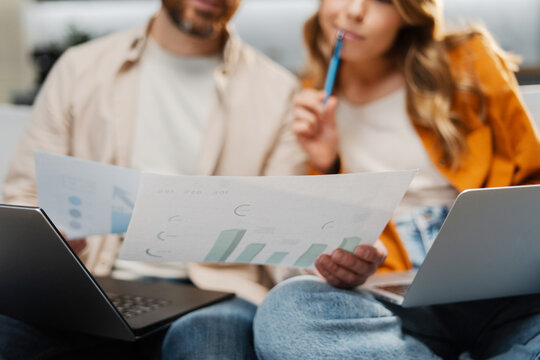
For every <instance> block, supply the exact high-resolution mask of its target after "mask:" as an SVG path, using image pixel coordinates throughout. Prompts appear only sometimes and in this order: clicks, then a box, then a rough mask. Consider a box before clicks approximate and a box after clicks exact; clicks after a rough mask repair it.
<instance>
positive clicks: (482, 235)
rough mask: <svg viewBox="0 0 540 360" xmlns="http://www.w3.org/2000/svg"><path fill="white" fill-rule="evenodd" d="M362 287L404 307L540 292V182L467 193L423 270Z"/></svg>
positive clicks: (383, 276) (386, 277)
mask: <svg viewBox="0 0 540 360" xmlns="http://www.w3.org/2000/svg"><path fill="white" fill-rule="evenodd" d="M361 288H364V289H368V290H369V291H371V292H373V293H374V294H375V295H376V296H378V297H382V298H383V299H385V300H387V301H391V302H393V303H396V304H400V305H402V306H404V307H413V306H423V305H434V304H443V303H452V302H461V301H472V300H480V299H490V298H497V297H507V296H515V295H526V294H535V293H540V185H528V186H512V187H500V188H486V189H473V190H466V191H464V192H462V193H461V194H459V196H458V197H457V199H456V201H455V202H454V204H453V206H452V208H451V209H450V213H449V214H448V217H447V218H446V221H445V222H444V224H443V226H442V228H441V230H440V232H439V234H438V235H437V237H436V239H435V241H434V243H433V246H432V247H431V249H430V250H429V252H428V254H427V256H426V259H425V261H424V263H423V264H422V266H421V267H420V269H419V270H418V271H417V272H414V271H410V272H404V273H392V274H381V275H376V276H373V277H372V278H370V279H369V281H368V282H366V284H364V285H363V286H362V287H361Z"/></svg>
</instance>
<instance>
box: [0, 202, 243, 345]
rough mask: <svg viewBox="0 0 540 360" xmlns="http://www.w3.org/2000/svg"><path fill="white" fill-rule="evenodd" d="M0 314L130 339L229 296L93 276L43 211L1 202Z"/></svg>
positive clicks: (28, 321) (189, 287) (39, 324)
mask: <svg viewBox="0 0 540 360" xmlns="http://www.w3.org/2000/svg"><path fill="white" fill-rule="evenodd" d="M0 294H1V295H0V314H3V315H7V316H9V317H12V318H15V319H19V320H22V321H24V322H27V323H29V324H33V325H37V326H47V327H56V328H59V329H66V330H70V331H74V332H81V333H86V334H91V335H96V336H101V337H106V338H113V339H120V340H126V341H135V340H137V339H138V338H141V337H144V336H146V335H148V334H151V333H153V332H156V331H158V330H160V329H163V328H165V327H166V326H168V325H169V324H170V323H171V322H172V321H174V320H175V319H177V318H178V317H180V316H182V315H183V314H186V313H188V312H190V311H193V310H196V309H199V308H201V307H203V306H206V305H210V304H213V303H216V302H218V301H221V300H224V299H227V298H230V297H232V296H233V295H232V294H228V293H222V292H214V291H206V290H201V289H198V288H196V287H194V286H192V285H187V284H186V285H183V284H176V283H170V282H152V281H123V280H116V279H111V278H98V277H93V276H92V275H91V274H90V272H89V271H88V270H87V269H86V268H85V266H84V265H83V263H82V262H81V261H80V260H79V258H78V257H77V256H76V255H75V253H74V252H73V251H72V250H71V248H70V247H69V245H68V243H67V242H66V241H65V239H64V238H63V237H62V235H61V234H60V232H59V231H58V229H56V227H55V226H54V224H53V223H52V222H51V220H50V219H49V218H48V217H47V215H46V214H45V212H44V211H43V210H42V209H40V208H37V207H22V206H12V205H3V204H0Z"/></svg>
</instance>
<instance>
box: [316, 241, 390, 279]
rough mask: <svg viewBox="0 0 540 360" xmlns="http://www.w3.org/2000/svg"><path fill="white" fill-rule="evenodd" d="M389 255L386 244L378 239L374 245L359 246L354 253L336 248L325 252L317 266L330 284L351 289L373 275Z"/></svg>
mask: <svg viewBox="0 0 540 360" xmlns="http://www.w3.org/2000/svg"><path fill="white" fill-rule="evenodd" d="M387 255H388V252H387V250H386V248H385V246H384V244H383V243H382V242H381V241H380V240H377V242H375V244H374V245H373V246H371V245H360V246H357V247H356V249H355V250H354V253H350V252H348V251H345V250H342V249H336V250H334V251H333V252H332V254H331V255H327V254H323V255H321V256H319V258H318V259H317V261H316V262H315V267H316V269H317V270H318V271H319V273H320V274H321V276H322V277H323V278H324V279H325V280H326V281H327V282H328V283H329V284H331V285H333V286H335V287H340V288H347V289H350V288H354V287H356V286H359V285H362V284H363V283H364V282H365V281H366V280H367V279H368V278H369V277H370V276H371V275H373V274H374V273H375V272H376V271H377V269H378V268H379V266H380V265H381V264H383V263H384V261H385V260H386V257H387Z"/></svg>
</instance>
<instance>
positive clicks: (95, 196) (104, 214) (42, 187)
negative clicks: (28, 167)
mask: <svg viewBox="0 0 540 360" xmlns="http://www.w3.org/2000/svg"><path fill="white" fill-rule="evenodd" d="M34 157H35V160H36V179H37V190H38V198H39V206H40V207H42V208H43V209H44V210H45V212H46V213H47V215H48V216H49V217H50V218H51V220H52V221H53V222H54V224H55V225H56V226H57V227H58V228H59V229H60V230H62V231H63V232H64V233H65V234H66V236H67V237H68V238H71V239H73V238H78V237H86V236H89V235H103V234H120V233H124V232H126V230H127V227H128V224H129V221H130V218H131V213H132V211H133V207H134V204H135V198H136V196H137V189H138V187H139V179H140V172H139V171H136V170H131V169H125V168H121V167H118V166H112V165H106V164H101V163H97V162H93V161H87V160H82V159H77V158H73V157H69V156H62V155H56V154H50V153H46V152H41V151H36V152H35V154H34Z"/></svg>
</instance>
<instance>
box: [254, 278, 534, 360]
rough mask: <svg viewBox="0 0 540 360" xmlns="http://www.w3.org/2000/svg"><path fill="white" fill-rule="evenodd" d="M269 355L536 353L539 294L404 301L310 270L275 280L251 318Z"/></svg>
mask: <svg viewBox="0 0 540 360" xmlns="http://www.w3.org/2000/svg"><path fill="white" fill-rule="evenodd" d="M254 336H255V350H256V352H257V356H258V358H259V359H260V360H269V359H279V360H286V359H314V360H315V359H438V358H440V357H442V358H445V359H462V360H466V359H473V358H474V359H497V360H503V359H508V360H510V359H511V360H520V359H527V360H533V359H535V360H536V359H540V295H533V296H523V297H515V298H505V299H496V300H489V301H476V302H469V303H459V304H450V305H438V306H430V307H420V308H412V309H405V308H401V307H399V306H396V305H390V304H386V303H382V302H380V301H377V300H376V299H374V298H373V297H372V296H371V295H370V294H368V293H363V292H353V291H347V290H341V289H337V288H334V287H332V286H330V285H328V284H326V283H324V282H323V281H321V280H319V279H318V278H317V277H314V276H300V277H296V278H292V279H289V280H286V281H285V282H283V283H281V284H279V285H278V286H276V287H275V288H274V289H272V291H270V293H269V295H268V296H267V297H266V299H265V300H264V302H263V303H262V304H261V305H260V306H259V308H258V310H257V314H256V316H255V320H254Z"/></svg>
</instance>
